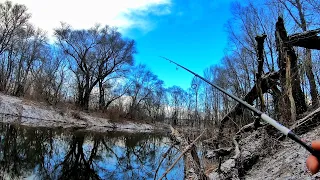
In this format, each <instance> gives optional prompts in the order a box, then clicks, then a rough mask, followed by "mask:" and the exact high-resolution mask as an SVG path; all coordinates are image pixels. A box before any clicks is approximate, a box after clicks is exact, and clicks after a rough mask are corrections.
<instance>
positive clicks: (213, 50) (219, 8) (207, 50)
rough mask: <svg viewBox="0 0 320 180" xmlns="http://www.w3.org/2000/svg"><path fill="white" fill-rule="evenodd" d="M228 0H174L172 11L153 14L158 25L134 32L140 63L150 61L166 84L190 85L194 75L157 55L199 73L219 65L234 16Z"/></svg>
mask: <svg viewBox="0 0 320 180" xmlns="http://www.w3.org/2000/svg"><path fill="white" fill-rule="evenodd" d="M210 2H211V3H210ZM229 4H230V2H229V1H216V2H214V1H196V3H195V1H192V0H186V1H181V0H177V1H173V2H172V6H171V13H170V14H167V15H164V16H159V17H152V18H151V19H152V21H156V22H157V25H156V27H155V28H154V29H153V30H152V31H149V32H148V33H143V32H141V31H136V32H131V35H132V36H133V37H135V40H136V41H137V49H138V51H139V53H138V54H137V55H136V60H137V62H141V63H144V64H147V65H148V66H149V67H150V69H151V70H152V71H153V72H154V73H155V74H156V75H158V77H159V78H160V79H162V80H164V82H165V85H166V86H167V87H170V86H173V85H178V86H181V87H182V88H184V89H187V88H188V87H190V83H191V79H192V77H193V76H192V75H191V74H189V73H188V72H186V71H184V70H182V69H178V70H176V67H175V66H174V65H172V64H170V63H168V62H166V61H164V60H163V59H161V58H159V57H158V56H159V55H161V56H165V57H167V58H169V59H172V60H174V61H176V62H178V63H180V64H182V65H184V66H186V67H188V68H190V69H191V70H193V71H195V72H196V73H198V74H200V75H202V74H203V70H204V69H205V68H207V67H209V66H210V65H212V64H217V63H219V62H220V59H221V58H222V56H223V55H224V48H225V47H226V45H227V37H228V36H227V34H226V31H225V28H224V24H225V23H226V22H227V20H228V19H230V18H231V14H230V9H229V7H230V6H229Z"/></svg>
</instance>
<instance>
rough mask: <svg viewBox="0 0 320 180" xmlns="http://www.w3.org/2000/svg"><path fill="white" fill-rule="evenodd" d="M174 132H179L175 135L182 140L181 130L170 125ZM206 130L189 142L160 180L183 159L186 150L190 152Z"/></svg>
mask: <svg viewBox="0 0 320 180" xmlns="http://www.w3.org/2000/svg"><path fill="white" fill-rule="evenodd" d="M170 129H171V131H172V133H174V134H177V135H178V136H175V137H176V138H178V139H180V140H181V141H183V140H182V138H181V136H180V134H179V132H178V131H177V130H175V129H174V128H173V127H172V126H171V127H170ZM205 132H206V131H203V132H202V133H201V134H200V135H199V136H198V137H197V138H196V139H195V140H194V141H193V142H192V143H191V144H189V145H188V146H187V147H186V148H185V149H184V151H183V152H182V153H181V154H180V156H179V157H178V158H177V159H176V160H175V161H174V162H173V164H172V165H171V166H170V167H169V168H168V169H167V170H166V172H165V173H164V174H163V175H162V176H161V177H160V178H159V180H161V179H163V178H164V177H165V176H166V175H167V174H168V173H169V172H170V171H171V170H172V168H173V167H174V166H175V165H176V164H177V163H178V162H179V160H180V159H181V157H182V156H184V154H185V153H186V152H188V151H189V150H190V149H191V147H193V145H194V144H195V143H196V142H197V141H198V140H199V139H200V137H201V136H202V135H203V134H204V133H205Z"/></svg>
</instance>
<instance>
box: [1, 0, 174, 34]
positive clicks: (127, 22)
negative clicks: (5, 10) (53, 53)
mask: <svg viewBox="0 0 320 180" xmlns="http://www.w3.org/2000/svg"><path fill="white" fill-rule="evenodd" d="M0 2H4V0H0ZM12 2H14V3H19V4H25V5H26V6H27V7H28V10H29V12H30V13H31V14H32V18H31V20H30V21H31V22H32V23H33V24H34V25H35V26H36V27H40V28H41V29H44V30H45V31H47V32H48V33H49V35H51V34H52V32H53V29H54V28H57V27H60V22H66V23H68V24H70V25H71V26H72V27H73V28H75V29H80V28H90V27H92V26H93V25H94V24H97V23H98V24H101V25H106V24H108V25H111V26H116V27H118V28H119V31H121V32H123V33H125V32H126V30H128V29H130V28H139V29H140V30H143V31H149V30H151V28H152V27H153V26H152V22H149V21H148V20H147V19H148V18H147V16H148V15H149V14H153V15H156V16H160V15H165V14H169V13H170V5H171V0H90V1H88V0H85V1H84V0H12ZM136 15H137V16H136Z"/></svg>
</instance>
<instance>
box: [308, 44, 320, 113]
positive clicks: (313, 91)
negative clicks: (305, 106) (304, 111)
mask: <svg viewBox="0 0 320 180" xmlns="http://www.w3.org/2000/svg"><path fill="white" fill-rule="evenodd" d="M305 69H306V75H307V77H308V80H309V85H310V94H311V98H312V106H313V107H318V106H319V98H318V91H317V85H316V81H315V78H314V74H313V71H312V60H311V49H306V59H305Z"/></svg>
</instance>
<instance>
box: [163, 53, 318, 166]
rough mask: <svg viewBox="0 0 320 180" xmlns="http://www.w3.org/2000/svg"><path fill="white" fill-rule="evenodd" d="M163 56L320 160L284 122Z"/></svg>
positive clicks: (315, 152) (316, 152)
mask: <svg viewBox="0 0 320 180" xmlns="http://www.w3.org/2000/svg"><path fill="white" fill-rule="evenodd" d="M160 57H161V58H163V59H165V60H167V61H169V62H170V63H173V64H175V65H177V66H179V67H181V68H182V69H184V70H186V71H188V72H189V73H191V74H193V75H195V76H196V77H198V78H200V79H201V80H203V81H204V82H206V83H208V84H210V85H211V86H213V87H215V88H217V89H218V90H219V91H221V92H223V93H224V94H226V95H228V96H229V97H231V98H232V99H234V100H235V101H237V102H238V103H240V104H242V105H243V106H244V107H246V108H248V109H249V110H251V111H253V112H254V113H255V114H256V115H258V116H259V117H260V118H261V119H262V120H264V121H265V122H267V123H268V124H270V125H272V126H273V127H275V128H276V129H278V130H279V131H280V132H282V133H283V134H284V135H286V136H288V137H289V138H290V139H292V140H293V141H295V142H297V143H298V144H300V145H301V146H302V147H304V148H305V149H306V150H308V151H309V152H310V153H311V154H312V155H314V156H316V157H317V158H318V159H319V160H320V151H317V150H315V149H313V148H312V147H311V146H310V145H308V144H307V143H305V142H303V141H302V140H301V139H300V137H299V136H297V135H296V134H295V133H293V132H292V131H291V130H290V129H288V128H287V127H285V126H283V125H282V124H280V123H279V122H278V121H276V120H274V119H273V118H271V117H270V116H268V115H267V114H265V113H264V112H262V111H260V110H258V109H257V108H255V107H253V106H252V105H250V104H248V103H247V102H246V101H244V100H242V99H240V98H238V97H237V96H235V95H233V94H231V93H229V92H227V91H226V90H225V89H223V88H221V87H220V86H217V85H215V84H213V83H211V82H210V81H208V80H207V79H205V78H204V77H202V76H200V75H199V74H197V73H195V72H193V71H191V70H190V69H188V68H186V67H184V66H182V65H180V64H178V63H176V62H174V61H172V60H170V59H168V58H166V57H163V56H160Z"/></svg>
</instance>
